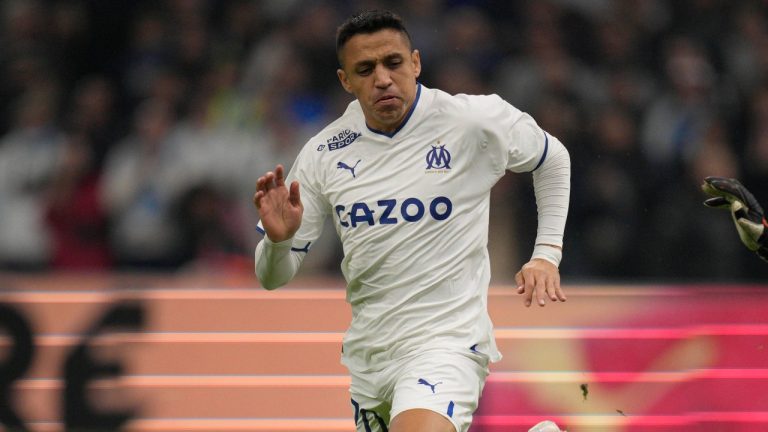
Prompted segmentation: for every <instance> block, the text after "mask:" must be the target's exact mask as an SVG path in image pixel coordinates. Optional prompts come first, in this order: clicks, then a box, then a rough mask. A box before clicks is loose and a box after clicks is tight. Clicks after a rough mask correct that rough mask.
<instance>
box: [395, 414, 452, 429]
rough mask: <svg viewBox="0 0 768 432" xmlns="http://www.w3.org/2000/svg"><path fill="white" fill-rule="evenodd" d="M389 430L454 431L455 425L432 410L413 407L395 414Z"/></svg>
mask: <svg viewBox="0 0 768 432" xmlns="http://www.w3.org/2000/svg"><path fill="white" fill-rule="evenodd" d="M389 432H456V426H454V424H453V423H452V422H451V421H450V420H448V419H447V418H445V417H444V416H443V415H441V414H438V413H436V412H434V411H432V410H428V409H421V408H415V409H409V410H406V411H403V412H401V413H400V414H398V415H397V416H395V418H394V419H393V420H392V424H390V426H389Z"/></svg>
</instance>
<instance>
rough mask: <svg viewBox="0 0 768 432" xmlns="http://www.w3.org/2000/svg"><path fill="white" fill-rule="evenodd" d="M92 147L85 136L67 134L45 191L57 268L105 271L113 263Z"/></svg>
mask: <svg viewBox="0 0 768 432" xmlns="http://www.w3.org/2000/svg"><path fill="white" fill-rule="evenodd" d="M92 148H93V147H92V146H91V144H90V143H89V142H88V138H87V137H86V136H84V135H69V136H67V138H66V139H65V140H64V143H63V145H62V151H61V156H60V157H59V159H58V161H57V164H56V168H55V172H54V174H53V178H52V181H51V183H50V186H49V187H48V190H47V191H46V194H45V195H46V198H47V203H46V204H47V205H46V211H45V220H46V223H47V226H48V230H49V232H50V235H51V249H52V250H51V267H52V268H53V269H56V270H89V271H92V270H108V269H110V268H111V266H112V257H111V251H110V248H109V243H108V241H107V215H106V212H105V211H104V208H103V206H102V197H101V194H100V192H101V191H100V188H101V177H100V171H99V170H98V169H97V167H96V165H95V162H94V156H93V154H92Z"/></svg>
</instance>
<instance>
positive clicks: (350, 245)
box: [254, 11, 570, 432]
mask: <svg viewBox="0 0 768 432" xmlns="http://www.w3.org/2000/svg"><path fill="white" fill-rule="evenodd" d="M337 52H338V60H339V63H340V67H339V69H338V70H337V75H338V78H339V81H340V82H341V85H342V86H343V87H344V89H345V90H346V91H347V92H349V93H351V94H352V95H354V96H355V99H356V100H355V101H353V102H352V103H350V104H349V106H348V107H347V109H346V111H345V112H344V114H342V116H341V117H340V118H339V119H337V120H336V121H334V122H333V123H331V124H330V125H329V126H327V127H326V128H325V129H323V130H322V131H321V132H320V133H319V134H318V135H316V136H315V137H313V138H311V139H310V140H309V142H308V143H307V144H306V145H305V146H304V148H303V149H302V150H301V152H300V153H299V155H298V157H297V159H296V161H295V162H294V164H293V167H292V169H291V171H290V173H289V174H288V175H287V177H286V176H285V172H284V168H283V167H282V166H281V165H278V166H277V167H276V168H275V170H274V171H270V172H268V173H266V174H265V175H263V176H262V177H260V178H259V179H258V181H257V185H256V193H255V195H254V204H255V206H256V208H257V209H258V212H259V216H260V222H259V227H258V230H259V231H261V232H262V234H266V235H265V237H264V238H263V240H262V241H260V242H259V244H258V245H257V247H256V252H255V259H256V274H257V275H258V277H259V280H260V281H261V284H262V286H263V287H264V288H266V289H274V288H277V287H279V286H281V285H284V284H285V283H287V282H288V281H289V280H290V279H291V278H292V277H293V276H294V275H295V274H296V272H297V270H298V268H299V266H300V264H301V262H302V259H303V257H304V256H305V254H306V253H307V252H308V250H309V249H310V247H311V246H312V243H313V242H314V241H315V239H317V238H318V237H319V236H320V231H321V229H322V226H323V222H324V220H325V218H326V217H327V216H330V217H332V218H333V222H334V225H335V228H336V232H337V234H338V236H339V238H340V239H341V243H342V246H343V250H344V259H343V261H342V263H341V269H342V272H343V274H344V277H345V279H346V282H347V301H348V302H349V303H350V304H351V306H352V322H351V324H350V326H349V328H348V330H347V332H346V334H345V336H344V341H343V348H342V353H343V354H342V363H343V364H344V365H346V366H347V368H348V369H349V371H350V374H351V377H352V380H351V388H350V393H351V399H352V400H351V404H352V408H353V413H354V421H355V423H356V425H357V430H358V431H361V432H362V431H391V432H407V431H419V432H425V431H428V432H449V431H451V432H453V431H466V430H467V429H468V428H469V426H470V424H471V421H472V414H473V412H474V411H475V409H476V408H477V404H478V399H479V397H480V393H481V391H482V388H483V385H484V383H485V379H486V377H487V375H488V364H489V362H494V361H498V360H499V359H500V358H501V355H500V353H499V351H498V350H497V348H496V343H495V341H494V337H493V328H492V323H491V320H490V318H489V315H488V311H487V294H488V284H489V280H490V268H489V266H490V264H489V258H488V252H487V247H486V245H487V241H488V213H489V201H490V190H491V187H492V186H493V185H494V184H495V183H496V182H497V181H498V180H499V178H501V177H502V176H503V175H504V174H505V172H506V171H513V172H518V173H520V172H533V181H534V183H533V184H534V189H535V195H536V202H537V205H538V231H537V236H536V243H535V246H534V248H533V253H532V257H531V260H530V261H529V262H528V263H526V264H525V265H523V266H522V269H521V270H520V271H519V272H518V273H517V274H516V281H517V292H518V293H520V294H522V295H523V298H524V303H525V305H526V306H530V305H531V304H532V303H536V304H538V305H540V306H544V305H545V304H546V302H547V301H552V302H558V301H565V300H566V296H565V294H564V292H563V290H562V288H561V286H560V275H559V272H558V265H559V263H560V259H561V256H562V251H561V247H562V240H563V232H564V229H565V221H566V215H567V212H568V201H569V193H570V157H569V155H568V152H567V150H566V149H565V147H564V146H563V145H562V144H561V143H560V141H559V140H558V139H557V138H555V137H553V136H552V135H550V134H548V133H546V132H545V131H543V130H542V129H541V128H540V127H539V126H538V125H537V124H536V122H535V121H534V120H533V118H531V117H530V116H529V115H527V114H525V113H523V112H521V111H519V110H518V109H516V108H515V107H513V106H512V105H510V104H509V103H507V102H505V101H504V100H502V99H501V98H499V97H498V96H495V95H493V96H467V95H456V96H451V95H449V94H447V93H444V92H442V91H440V90H436V89H430V88H427V87H425V86H424V85H422V84H421V83H419V82H418V81H417V79H418V77H419V73H420V72H421V59H420V56H419V51H418V50H415V49H413V48H412V47H411V40H410V36H409V34H408V32H407V30H406V28H405V27H404V25H403V22H402V20H401V19H400V18H399V17H398V16H397V15H395V14H393V13H391V12H387V11H369V12H364V13H362V14H359V15H357V16H354V17H352V18H350V19H349V20H347V21H346V22H345V23H343V24H342V25H341V26H340V27H339V29H338V32H337Z"/></svg>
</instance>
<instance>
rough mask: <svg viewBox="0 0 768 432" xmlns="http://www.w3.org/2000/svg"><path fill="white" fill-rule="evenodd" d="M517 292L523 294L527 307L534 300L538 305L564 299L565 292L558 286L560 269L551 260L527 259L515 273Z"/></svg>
mask: <svg viewBox="0 0 768 432" xmlns="http://www.w3.org/2000/svg"><path fill="white" fill-rule="evenodd" d="M515 282H517V293H518V294H523V295H524V299H525V306H526V307H528V306H530V305H531V303H533V302H534V301H535V302H536V303H538V305H539V306H544V305H546V304H547V299H549V300H550V301H553V302H556V301H565V300H566V297H565V293H564V292H563V289H562V288H561V287H560V271H559V270H558V269H557V266H555V265H554V264H552V263H551V262H549V261H547V260H544V259H540V258H534V259H532V260H530V261H528V262H527V263H526V264H525V265H524V266H523V268H522V269H520V271H519V272H517V274H516V275H515Z"/></svg>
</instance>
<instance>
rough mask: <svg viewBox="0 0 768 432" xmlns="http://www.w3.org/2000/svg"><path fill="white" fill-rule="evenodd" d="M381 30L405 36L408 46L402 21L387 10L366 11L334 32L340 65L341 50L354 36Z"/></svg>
mask: <svg viewBox="0 0 768 432" xmlns="http://www.w3.org/2000/svg"><path fill="white" fill-rule="evenodd" d="M383 29H392V30H397V31H399V32H400V33H402V34H403V35H405V38H406V40H407V41H408V44H409V45H410V43H411V35H410V34H408V30H406V29H405V24H403V19H402V18H400V16H399V15H397V14H396V13H394V12H391V11H388V10H378V9H374V10H368V11H365V12H360V13H358V14H356V15H353V16H351V17H350V18H349V19H347V20H346V21H344V23H343V24H341V25H340V26H339V28H338V29H337V30H336V56H337V57H338V59H339V64H341V50H342V49H343V48H344V45H345V44H346V43H347V42H348V41H349V40H350V39H351V38H352V36H354V35H356V34H361V33H363V34H371V33H375V32H377V31H379V30H383Z"/></svg>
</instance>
